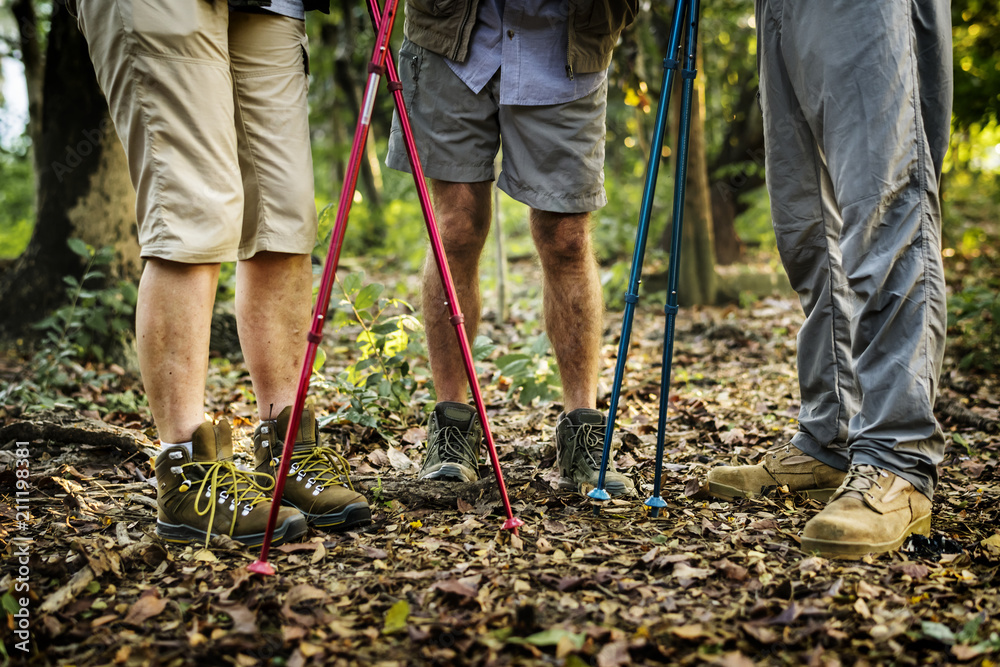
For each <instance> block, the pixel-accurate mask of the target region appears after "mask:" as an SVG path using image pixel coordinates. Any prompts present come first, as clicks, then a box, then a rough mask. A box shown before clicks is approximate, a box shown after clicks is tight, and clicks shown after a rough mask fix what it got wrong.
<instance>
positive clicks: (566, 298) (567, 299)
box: [531, 209, 604, 412]
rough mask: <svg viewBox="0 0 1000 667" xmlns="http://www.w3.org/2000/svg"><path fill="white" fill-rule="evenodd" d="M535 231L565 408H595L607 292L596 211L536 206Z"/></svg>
mask: <svg viewBox="0 0 1000 667" xmlns="http://www.w3.org/2000/svg"><path fill="white" fill-rule="evenodd" d="M531 236H532V238H533V239H534V240H535V247H536V248H537V249H538V256H539V258H540V260H541V263H542V275H543V302H544V312H545V330H546V332H547V333H548V336H549V341H550V342H551V343H552V350H553V351H554V352H555V356H556V363H558V364H559V374H560V376H561V377H562V386H563V409H564V410H565V411H566V412H571V411H573V410H576V409H577V408H591V409H594V408H596V406H597V374H598V363H599V357H600V351H601V331H602V329H603V326H604V297H603V295H602V293H601V281H600V277H599V276H598V273H597V261H596V259H595V258H594V250H593V247H592V245H591V240H590V214H588V213H579V214H564V213H549V212H546V211H538V210H535V209H532V210H531Z"/></svg>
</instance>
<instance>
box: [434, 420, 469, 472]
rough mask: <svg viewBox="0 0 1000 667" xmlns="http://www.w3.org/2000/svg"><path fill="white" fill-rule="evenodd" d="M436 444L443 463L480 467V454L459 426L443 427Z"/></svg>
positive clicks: (435, 441)
mask: <svg viewBox="0 0 1000 667" xmlns="http://www.w3.org/2000/svg"><path fill="white" fill-rule="evenodd" d="M434 444H435V445H437V448H438V457H439V458H440V459H441V460H442V461H445V462H448V463H461V464H464V465H469V466H470V467H472V468H476V467H478V458H479V452H477V451H475V450H474V449H473V446H472V443H471V442H469V438H467V437H466V434H465V433H464V432H462V429H460V428H458V427H457V426H444V427H442V428H441V430H439V431H438V432H437V438H436V439H435V440H434Z"/></svg>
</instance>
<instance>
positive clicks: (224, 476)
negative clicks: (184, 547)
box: [155, 420, 306, 547]
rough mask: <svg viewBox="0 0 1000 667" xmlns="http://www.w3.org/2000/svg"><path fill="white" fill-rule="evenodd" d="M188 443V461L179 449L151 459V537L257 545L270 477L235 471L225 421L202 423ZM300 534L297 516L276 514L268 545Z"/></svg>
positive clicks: (261, 534)
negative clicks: (217, 538) (215, 538)
mask: <svg viewBox="0 0 1000 667" xmlns="http://www.w3.org/2000/svg"><path fill="white" fill-rule="evenodd" d="M191 440H192V449H193V451H194V456H193V457H192V456H191V455H189V454H188V452H187V449H185V448H184V447H169V448H167V449H165V450H164V451H162V452H161V453H160V454H159V456H157V457H156V464H155V468H156V488H157V494H156V502H157V504H158V505H159V507H160V509H159V512H158V516H157V519H156V534H157V535H159V536H160V537H162V538H163V539H164V540H166V541H168V542H177V543H180V544H187V543H188V542H193V541H196V540H197V541H202V540H204V542H205V544H206V545H208V542H209V539H210V538H211V536H212V535H228V536H229V537H231V538H233V539H234V540H237V541H239V542H242V543H243V544H246V545H247V546H251V547H257V546H260V545H261V543H262V542H263V540H264V532H265V531H266V529H267V520H268V516H269V515H270V513H271V498H270V496H269V495H268V494H267V493H266V491H268V490H269V489H272V488H274V479H273V478H272V477H270V476H268V475H262V474H260V473H255V472H248V471H246V470H240V469H239V468H237V467H236V464H235V463H233V437H232V431H231V430H230V428H229V422H227V421H226V420H222V421H220V422H219V423H218V424H212V422H205V423H204V424H202V425H201V426H199V427H198V428H197V430H195V432H194V435H193V436H192V437H191ZM305 532H306V521H305V519H304V518H303V516H302V514H301V513H299V512H298V511H296V510H295V509H293V508H291V507H283V508H281V510H279V512H278V521H277V525H276V527H275V529H274V544H280V543H282V542H287V541H290V540H295V539H298V538H299V537H301V536H302V535H304V534H305Z"/></svg>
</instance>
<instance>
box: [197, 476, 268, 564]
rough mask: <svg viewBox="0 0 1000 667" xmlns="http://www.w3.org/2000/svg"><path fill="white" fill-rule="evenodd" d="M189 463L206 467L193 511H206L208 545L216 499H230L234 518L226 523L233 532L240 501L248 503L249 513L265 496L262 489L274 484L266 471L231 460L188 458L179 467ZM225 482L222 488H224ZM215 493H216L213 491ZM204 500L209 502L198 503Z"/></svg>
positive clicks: (199, 513) (199, 514) (231, 532)
mask: <svg viewBox="0 0 1000 667" xmlns="http://www.w3.org/2000/svg"><path fill="white" fill-rule="evenodd" d="M188 466H202V467H204V468H205V476H204V477H202V479H201V483H200V484H198V489H197V492H196V493H197V495H196V496H195V500H194V511H195V513H196V514H197V515H198V516H205V515H206V514H208V515H209V516H208V530H207V531H206V536H205V546H206V547H207V546H208V543H209V540H210V538H211V533H212V528H214V527H215V507H216V504H217V502H218V501H220V500H221V501H222V502H225V501H227V500H228V501H230V505H231V506H232V507H233V511H232V513H233V518H232V521H231V522H230V524H229V534H230V536H231V535H232V534H233V530H234V529H235V528H236V516H237V514H238V510H239V506H240V504H241V503H250V509H249V510H247V512H248V513H249V511H250V510H252V509H253V508H254V507H255V506H256V505H257V503H259V502H266V501H267V500H268V497H267V496H266V495H265V493H264V492H265V491H268V490H270V489H273V488H274V478H273V477H271V476H270V475H268V474H267V473H262V472H248V471H246V470H240V469H239V468H237V467H236V464H235V463H233V462H232V461H211V462H204V461H191V462H190V463H185V464H184V465H182V466H181V468H186V467H188ZM258 478H263V479H264V480H266V485H265V484H262V483H259V482H258V481H257V479H258ZM224 485H225V488H223V487H224ZM206 488H207V489H208V491H209V492H208V493H205V490H206ZM216 493H218V494H219V495H216ZM203 500H207V502H208V506H207V507H201V504H202V502H203Z"/></svg>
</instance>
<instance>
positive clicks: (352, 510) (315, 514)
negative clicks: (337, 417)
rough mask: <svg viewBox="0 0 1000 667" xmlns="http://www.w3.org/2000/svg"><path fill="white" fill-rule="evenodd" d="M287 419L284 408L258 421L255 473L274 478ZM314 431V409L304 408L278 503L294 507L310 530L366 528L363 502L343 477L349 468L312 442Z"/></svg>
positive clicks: (369, 516)
mask: <svg viewBox="0 0 1000 667" xmlns="http://www.w3.org/2000/svg"><path fill="white" fill-rule="evenodd" d="M291 416H292V408H291V406H289V407H287V408H285V409H284V410H282V411H281V414H279V415H278V418H277V419H273V420H266V421H262V422H261V423H260V425H259V426H258V427H257V428H256V430H254V433H253V458H254V464H255V465H256V466H257V472H260V473H267V474H268V475H277V474H278V463H279V462H280V461H281V453H282V451H283V449H284V446H285V434H286V433H287V432H288V420H289V419H290V418H291ZM318 431H319V429H318V426H317V424H316V416H315V413H314V412H313V409H312V408H311V407H307V408H305V409H304V410H303V411H302V420H301V422H300V423H299V433H298V437H297V438H296V439H295V449H294V450H293V451H292V461H291V465H289V468H288V477H287V478H286V479H285V492H284V495H283V497H282V503H283V504H285V505H289V506H291V507H294V508H296V509H297V510H299V511H300V512H302V514H303V515H304V516H305V518H306V521H308V522H309V524H310V525H312V526H315V527H316V528H321V529H323V530H345V529H347V528H351V527H354V526H361V525H365V524H368V523H371V520H372V512H371V509H369V507H368V501H367V500H365V497H364V496H363V495H361V494H360V493H358V492H356V491H355V490H354V487H353V486H351V482H350V479H349V478H348V474H349V473H350V466H349V464H348V463H347V461H346V460H344V457H342V456H340V455H339V454H338V453H337V452H335V451H334V450H333V449H332V448H330V447H327V446H326V445H321V444H319V443H318V442H317V440H316V434H317V432H318ZM343 484H347V487H345V486H344V485H343ZM348 487H349V488H348Z"/></svg>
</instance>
